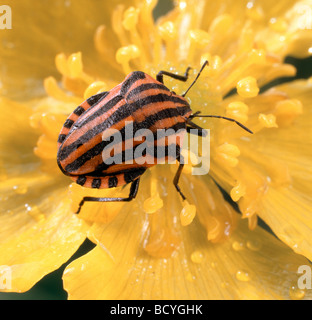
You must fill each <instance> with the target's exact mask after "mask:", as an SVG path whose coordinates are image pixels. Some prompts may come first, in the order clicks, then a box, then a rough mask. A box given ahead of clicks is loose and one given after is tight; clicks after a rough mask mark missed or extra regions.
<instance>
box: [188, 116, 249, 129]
mask: <svg viewBox="0 0 312 320" xmlns="http://www.w3.org/2000/svg"><path fill="white" fill-rule="evenodd" d="M196 117H198V118H200V117H203V118H218V119H224V120H228V121H232V122H235V123H236V124H237V125H239V126H240V127H241V128H243V129H244V130H246V131H247V132H249V133H253V132H252V131H251V130H250V129H248V128H247V127H245V126H244V125H243V124H242V123H240V122H238V121H236V120H235V119H232V118H228V117H223V116H218V115H201V114H200V111H197V112H195V113H194V114H192V115H191V116H190V117H189V119H193V118H196Z"/></svg>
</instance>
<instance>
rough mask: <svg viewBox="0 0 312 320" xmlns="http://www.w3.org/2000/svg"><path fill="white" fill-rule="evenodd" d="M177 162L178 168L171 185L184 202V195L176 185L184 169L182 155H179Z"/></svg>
mask: <svg viewBox="0 0 312 320" xmlns="http://www.w3.org/2000/svg"><path fill="white" fill-rule="evenodd" d="M178 161H179V162H180V163H179V168H178V170H177V172H176V174H175V176H174V179H173V185H174V186H175V187H176V189H177V191H178V192H179V194H180V196H181V197H182V199H183V200H185V199H186V198H185V196H184V194H183V193H182V191H181V189H180V187H179V185H178V183H179V179H180V176H181V173H182V170H183V167H184V161H183V157H182V155H181V154H180V156H179V158H178Z"/></svg>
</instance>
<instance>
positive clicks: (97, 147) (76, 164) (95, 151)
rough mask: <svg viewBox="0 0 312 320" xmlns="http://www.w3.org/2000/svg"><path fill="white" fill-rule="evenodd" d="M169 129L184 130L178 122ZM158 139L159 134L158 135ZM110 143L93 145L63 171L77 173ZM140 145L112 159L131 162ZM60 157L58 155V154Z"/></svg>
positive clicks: (183, 125) (182, 124) (182, 123)
mask: <svg viewBox="0 0 312 320" xmlns="http://www.w3.org/2000/svg"><path fill="white" fill-rule="evenodd" d="M170 129H173V130H174V131H177V130H179V129H185V122H178V123H177V124H175V125H174V126H172V127H171V128H170ZM164 135H165V130H164ZM158 137H159V133H158ZM154 139H155V140H156V139H157V133H156V132H155V133H154ZM108 143H111V142H109V141H101V142H100V143H98V144H97V145H95V146H94V147H93V148H91V149H90V150H88V151H87V152H85V153H84V154H82V155H81V156H80V157H78V158H77V159H76V160H74V161H73V162H72V163H70V164H68V165H67V166H66V167H65V171H67V172H74V171H77V170H78V169H79V168H80V167H81V166H82V165H83V164H85V163H86V162H87V161H89V160H91V159H92V158H94V157H95V156H97V155H99V154H100V153H101V152H102V151H103V149H104V147H105V146H106V145H107V144H108ZM139 146H140V145H137V146H135V147H134V148H133V149H134V150H133V152H132V153H131V152H129V151H128V152H126V150H124V151H122V153H121V154H117V155H114V159H120V162H121V163H124V162H126V161H129V160H132V159H133V155H134V152H135V150H136V148H139ZM59 157H60V154H59Z"/></svg>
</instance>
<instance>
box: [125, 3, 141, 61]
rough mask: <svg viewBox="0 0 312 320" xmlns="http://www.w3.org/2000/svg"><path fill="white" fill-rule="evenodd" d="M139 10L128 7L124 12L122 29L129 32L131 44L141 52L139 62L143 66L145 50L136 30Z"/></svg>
mask: <svg viewBox="0 0 312 320" xmlns="http://www.w3.org/2000/svg"><path fill="white" fill-rule="evenodd" d="M139 13H140V9H136V8H134V7H130V8H129V9H127V10H126V11H125V12H124V17H123V21H122V25H123V27H124V28H125V29H126V30H128V31H129V32H130V36H131V43H133V44H134V45H135V46H137V47H138V48H139V50H140V52H141V56H140V58H141V62H142V64H143V65H146V64H147V55H146V52H145V48H144V46H143V43H142V39H141V36H140V35H139V33H138V30H137V23H138V19H139Z"/></svg>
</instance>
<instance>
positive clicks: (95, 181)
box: [91, 179, 101, 189]
mask: <svg viewBox="0 0 312 320" xmlns="http://www.w3.org/2000/svg"><path fill="white" fill-rule="evenodd" d="M100 186H101V179H93V181H92V184H91V187H92V188H95V189H99V188H100Z"/></svg>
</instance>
